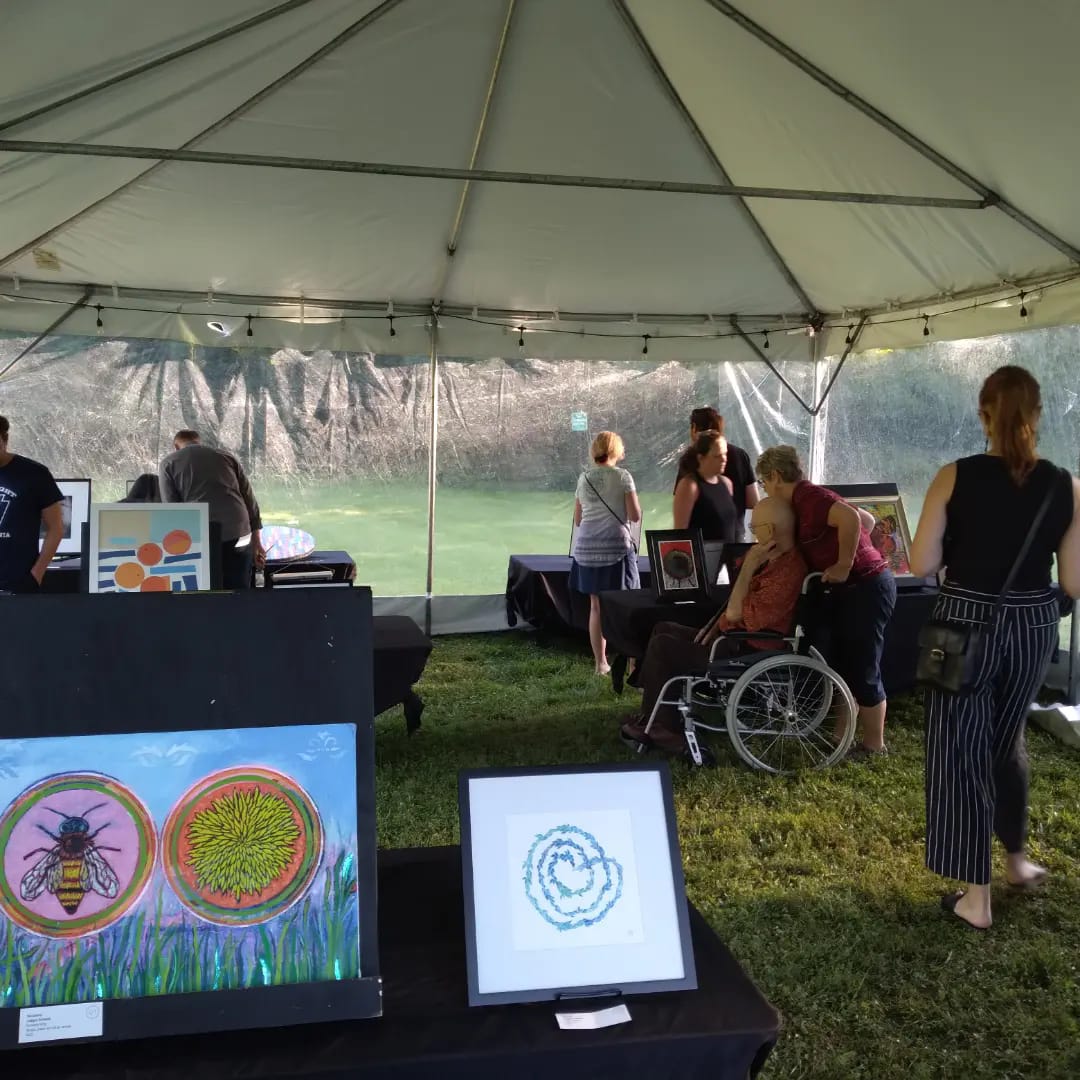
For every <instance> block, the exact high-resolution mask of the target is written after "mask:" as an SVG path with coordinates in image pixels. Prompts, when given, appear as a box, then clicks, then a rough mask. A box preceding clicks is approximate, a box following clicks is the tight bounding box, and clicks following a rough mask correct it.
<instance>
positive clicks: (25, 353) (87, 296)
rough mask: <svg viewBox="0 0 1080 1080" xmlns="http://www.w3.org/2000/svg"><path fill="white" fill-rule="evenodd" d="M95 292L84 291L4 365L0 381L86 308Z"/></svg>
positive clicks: (86, 289)
mask: <svg viewBox="0 0 1080 1080" xmlns="http://www.w3.org/2000/svg"><path fill="white" fill-rule="evenodd" d="M93 292H94V290H93V289H92V288H91V287H90V286H87V287H86V288H85V289H84V290H83V294H82V296H81V297H80V298H79V299H78V300H76V301H75V303H74V304H72V305H71V306H70V307H69V308H67V310H65V311H64V313H63V314H62V315H61V316H60V317H59V318H57V319H54V320H53V321H52V322H51V323H50V324H49V326H48V327H47V328H46V329H45V330H42V331H41V333H40V334H38V336H37V337H36V338H34V340H33V341H31V342H30V344H29V345H27V346H26V348H25V349H23V350H22V352H20V353H19V355H18V356H16V357H15V358H14V359H13V360H10V361H9V362H8V363H7V364H5V365H4V368H3V370H0V379H2V378H3V377H4V376H5V375H6V374H7V373H8V372H9V371H10V370H11V369H12V368H13V367H14V366H15V365H16V364H17V363H18V362H19V361H20V360H21V359H22V358H23V357H24V356H29V355H30V354H31V353H32V352H33V351H34V350H35V349H36V348H37V347H38V346H39V345H40V344H41V343H42V342H43V341H44V340H45V339H46V338H47V337H48V336H49V335H50V334H51V333H53V331H55V330H56V329H57V328H58V327H59V326H61V325H62V324H63V323H65V322H67V320H68V319H69V318H71V316H72V315H74V314H75V312H76V311H78V310H79V309H80V308H83V307H86V302H87V300H89V299H90V297H91V296H92V295H93Z"/></svg>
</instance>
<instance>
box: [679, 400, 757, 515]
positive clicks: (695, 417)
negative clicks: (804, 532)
mask: <svg viewBox="0 0 1080 1080" xmlns="http://www.w3.org/2000/svg"><path fill="white" fill-rule="evenodd" d="M706 431H715V432H717V433H718V434H720V435H724V418H723V417H722V416H721V415H720V414H719V413H718V412H717V411H716V410H715V409H714V408H712V406H710V405H705V406H702V407H701V408H700V409H694V411H693V412H692V413H691V414H690V447H689V448H688V449H687V450H686V451H685V452H684V453H683V455H682V457H681V458H680V459H679V466H678V471H677V472H676V474H675V484H676V486H678V483H679V481H680V480H681V479H682V477H683V473H685V472H693V471H694V467H695V465H696V457H695V454H694V449H693V444H694V442H695V441H696V440H697V437H698V436H699V435H701V434H703V433H704V432H706ZM724 437H725V438H727V436H726V435H724ZM724 476H726V477H727V478H728V479H729V480H730V481H731V497H732V499H733V500H734V501H735V509H736V510H737V512H738V515H739V522H740V524H741V523H742V522H743V521H744V520H745V518H746V511H747V510H753V509H754V507H755V506H756V505H757V501H758V498H759V497H760V496H759V493H758V487H757V477H756V476H755V475H754V467H753V466H752V465H751V464H750V455H749V454H748V453H747V452H746V451H745V450H744V449H743V448H742V447H741V446H736V445H735V444H734V443H732V442H729V443H728V444H727V463H726V464H725V465H724ZM673 490H674V489H673Z"/></svg>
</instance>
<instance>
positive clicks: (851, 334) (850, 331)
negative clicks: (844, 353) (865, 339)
mask: <svg viewBox="0 0 1080 1080" xmlns="http://www.w3.org/2000/svg"><path fill="white" fill-rule="evenodd" d="M854 340H855V324H854V323H848V328H847V337H846V338H844V344H845V345H850V344H851V343H852V342H853V341H854Z"/></svg>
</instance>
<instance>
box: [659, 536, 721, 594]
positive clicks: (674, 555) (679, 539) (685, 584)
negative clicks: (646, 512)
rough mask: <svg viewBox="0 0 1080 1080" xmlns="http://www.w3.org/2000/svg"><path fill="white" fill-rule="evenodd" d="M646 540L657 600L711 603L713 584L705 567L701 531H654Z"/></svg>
mask: <svg viewBox="0 0 1080 1080" xmlns="http://www.w3.org/2000/svg"><path fill="white" fill-rule="evenodd" d="M645 536H646V539H647V540H648V542H649V564H650V567H651V570H652V581H653V589H654V590H655V591H656V598H657V599H658V600H668V601H671V600H674V601H677V602H689V601H694V600H705V599H707V598H708V595H709V585H710V584H712V583H711V582H710V581H709V575H708V571H707V570H706V566H705V555H704V549H703V547H702V543H701V530H700V529H665V530H652V531H650V532H648V533H646V534H645Z"/></svg>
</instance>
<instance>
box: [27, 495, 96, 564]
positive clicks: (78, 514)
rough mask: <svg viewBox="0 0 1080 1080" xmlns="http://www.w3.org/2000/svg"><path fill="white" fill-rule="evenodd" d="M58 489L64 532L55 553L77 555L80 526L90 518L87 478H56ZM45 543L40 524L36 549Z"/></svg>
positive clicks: (79, 543)
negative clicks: (39, 534)
mask: <svg viewBox="0 0 1080 1080" xmlns="http://www.w3.org/2000/svg"><path fill="white" fill-rule="evenodd" d="M56 486H57V487H58V488H59V489H60V495H61V499H60V513H61V517H62V519H63V522H64V532H63V535H62V536H61V537H60V546H59V547H58V548H57V549H56V554H57V555H78V554H79V553H80V552H81V551H82V527H83V525H84V524H85V523H86V522H87V521H89V520H90V488H91V483H90V481H89V480H57V481H56ZM44 543H45V526H44V525H42V526H41V536H40V539H39V541H38V551H40V550H41V546H42V544H44Z"/></svg>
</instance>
